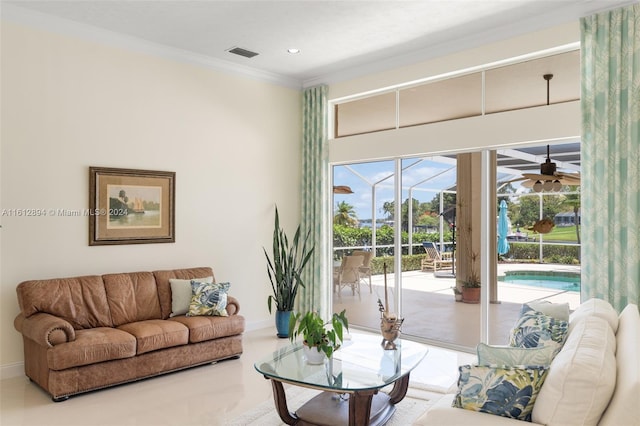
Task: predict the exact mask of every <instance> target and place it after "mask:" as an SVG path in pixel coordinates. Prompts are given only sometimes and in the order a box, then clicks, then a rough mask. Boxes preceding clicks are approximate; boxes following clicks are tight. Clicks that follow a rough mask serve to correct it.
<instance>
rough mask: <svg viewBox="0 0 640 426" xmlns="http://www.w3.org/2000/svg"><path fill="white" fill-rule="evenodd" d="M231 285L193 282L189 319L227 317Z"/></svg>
mask: <svg viewBox="0 0 640 426" xmlns="http://www.w3.org/2000/svg"><path fill="white" fill-rule="evenodd" d="M229 287H231V284H230V283H206V282H200V281H195V280H192V281H191V303H190V304H189V311H188V312H187V316H188V317H195V316H200V315H212V316H220V317H226V316H228V313H227V309H226V308H227V293H228V291H229Z"/></svg>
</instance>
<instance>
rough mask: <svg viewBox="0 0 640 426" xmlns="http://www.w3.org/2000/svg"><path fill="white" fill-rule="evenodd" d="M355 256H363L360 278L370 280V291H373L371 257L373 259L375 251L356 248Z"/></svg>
mask: <svg viewBox="0 0 640 426" xmlns="http://www.w3.org/2000/svg"><path fill="white" fill-rule="evenodd" d="M352 255H353V256H362V266H361V267H360V269H359V271H360V280H361V281H364V282H366V281H365V280H368V281H369V293H373V288H372V287H371V259H373V252H371V251H367V250H354V251H353V253H352Z"/></svg>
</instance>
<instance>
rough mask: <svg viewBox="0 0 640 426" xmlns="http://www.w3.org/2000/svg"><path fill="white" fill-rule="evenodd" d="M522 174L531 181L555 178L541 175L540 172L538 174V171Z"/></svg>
mask: <svg viewBox="0 0 640 426" xmlns="http://www.w3.org/2000/svg"><path fill="white" fill-rule="evenodd" d="M522 176H523V177H524V178H525V179H531V180H533V181H536V180H541V181H545V180H554V179H555V178H556V177H555V176H549V175H541V174H538V173H523V174H522Z"/></svg>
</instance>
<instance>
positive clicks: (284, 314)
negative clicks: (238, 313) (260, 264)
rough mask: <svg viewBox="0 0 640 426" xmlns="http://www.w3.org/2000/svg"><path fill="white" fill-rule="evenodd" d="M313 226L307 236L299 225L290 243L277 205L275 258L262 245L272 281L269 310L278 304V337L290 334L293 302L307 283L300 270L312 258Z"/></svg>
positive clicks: (273, 250) (268, 301) (274, 233)
mask: <svg viewBox="0 0 640 426" xmlns="http://www.w3.org/2000/svg"><path fill="white" fill-rule="evenodd" d="M310 235H311V230H309V232H307V234H306V236H305V237H304V240H301V238H300V225H298V228H297V229H296V233H295V234H294V236H293V240H292V241H291V244H289V239H288V238H287V234H286V233H285V232H284V229H282V228H281V227H280V217H279V215H278V207H277V206H276V219H275V226H274V229H273V248H272V255H273V258H271V257H269V254H268V253H267V250H266V249H265V248H264V247H263V251H264V255H265V257H266V258H267V274H268V275H269V281H270V282H271V289H272V290H273V294H272V295H269V297H268V298H267V306H268V308H269V313H271V307H272V305H274V304H275V308H276V329H277V335H278V337H288V336H289V318H290V316H291V311H292V310H293V304H294V302H295V299H296V296H297V294H298V288H299V287H300V286H302V287H304V282H303V281H302V278H301V276H300V274H301V273H302V270H303V269H304V267H305V266H306V265H307V263H308V262H309V259H311V255H312V254H313V250H314V246H313V245H312V244H310V242H309V236H310Z"/></svg>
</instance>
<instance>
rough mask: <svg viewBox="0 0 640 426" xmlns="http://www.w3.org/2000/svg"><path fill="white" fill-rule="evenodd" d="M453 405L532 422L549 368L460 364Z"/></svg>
mask: <svg viewBox="0 0 640 426" xmlns="http://www.w3.org/2000/svg"><path fill="white" fill-rule="evenodd" d="M459 370H460V378H459V379H458V392H457V393H456V397H455V399H454V400H453V404H452V406H453V407H457V408H464V409H467V410H472V411H480V412H483V413H489V414H495V415H498V416H502V417H509V418H513V419H518V420H525V421H531V411H532V410H533V406H534V404H535V402H536V398H537V396H538V392H539V391H540V388H541V387H542V384H543V383H544V380H545V376H546V374H547V367H542V366H529V367H528V366H520V367H493V366H476V365H461V366H460V368H459Z"/></svg>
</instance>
